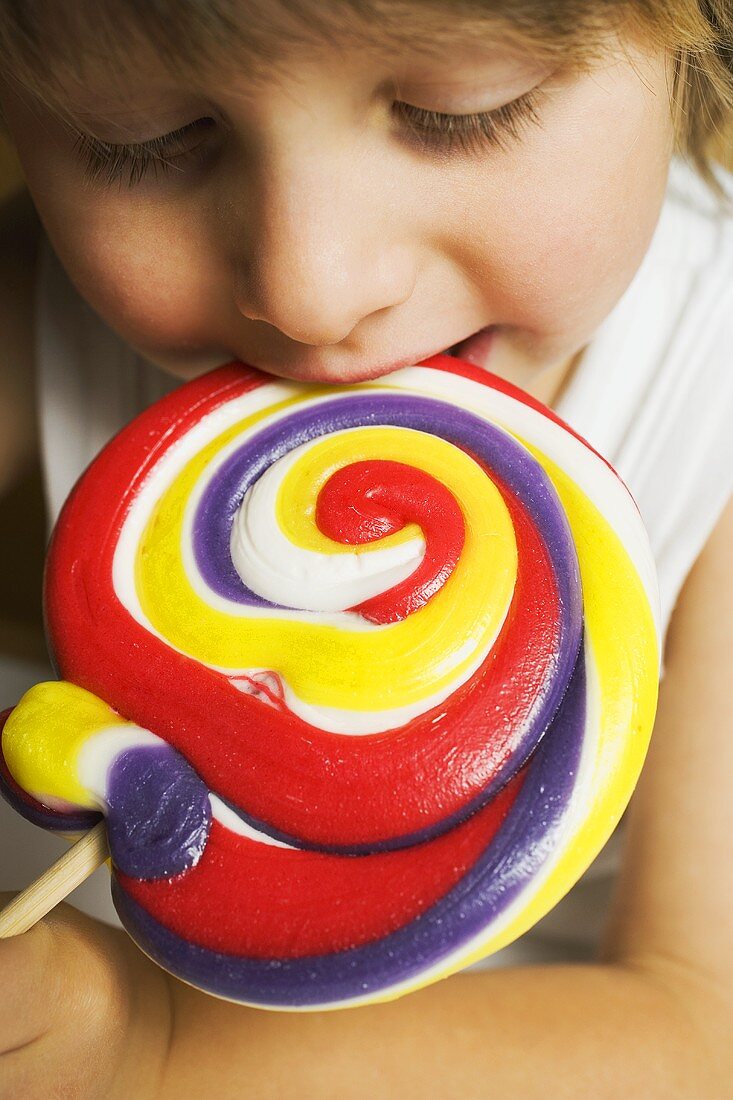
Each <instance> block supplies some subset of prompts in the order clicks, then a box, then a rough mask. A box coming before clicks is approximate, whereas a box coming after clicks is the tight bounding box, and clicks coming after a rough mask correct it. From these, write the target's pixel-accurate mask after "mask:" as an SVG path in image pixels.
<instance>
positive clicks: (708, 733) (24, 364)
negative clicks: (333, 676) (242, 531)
mask: <svg viewBox="0 0 733 1100" xmlns="http://www.w3.org/2000/svg"><path fill="white" fill-rule="evenodd" d="M732 48H733V6H732V5H731V3H730V0H647V2H645V3H643V4H642V3H640V2H638V0H636V2H634V3H624V2H623V0H617V2H612V0H611V2H609V0H605V2H603V0H553V2H551V3H544V4H537V3H533V2H532V0H513V2H512V3H502V2H500V0H495V2H493V3H492V2H491V0H483V2H480V0H474V2H473V3H468V2H465V3H462V4H448V3H440V2H439V0H436V2H435V3H431V4H429V5H424V4H418V3H415V2H412V3H409V2H408V3H394V2H392V3H389V2H388V3H384V2H380V0H373V2H369V0H358V2H357V0H349V2H336V0H333V2H319V3H313V2H309V0H298V2H291V3H284V2H282V0H281V2H276V0H210V2H209V3H207V4H206V5H200V4H196V3H193V2H192V0H160V2H158V3H156V4H154V5H152V4H149V3H146V2H143V0H128V2H127V3H126V4H125V5H124V7H121V6H120V5H114V4H112V3H111V0H96V3H95V4H93V5H92V4H88V3H84V2H82V0H78V2H77V3H75V4H71V5H69V4H66V5H64V4H62V3H59V2H57V0H39V2H38V3H36V4H34V5H32V6H29V5H23V6H21V5H18V4H16V3H14V2H13V0H0V61H1V62H2V64H1V65H0V72H2V74H3V76H2V78H0V104H1V105H2V109H3V112H4V116H5V119H6V123H7V127H8V130H9V132H10V135H11V137H12V139H13V141H14V143H15V145H16V147H17V150H18V153H19V156H20V160H21V163H22V165H23V168H24V171H25V176H26V180H27V184H28V191H29V192H30V195H31V197H32V200H33V208H31V207H30V206H29V205H28V204H26V203H25V200H21V201H20V203H15V204H14V205H13V206H12V207H10V208H9V209H8V211H6V218H5V225H4V227H3V229H2V233H3V236H2V240H3V247H4V252H3V254H2V256H1V257H0V265H2V267H1V271H0V277H1V278H3V279H4V283H3V287H4V290H3V295H2V297H1V300H0V326H1V328H0V331H2V332H3V352H2V356H1V357H0V386H2V387H3V389H2V393H3V405H4V407H5V408H4V413H3V415H4V418H5V419H4V426H3V432H2V451H1V452H0V453H1V454H2V462H3V466H2V468H0V479H2V480H3V481H4V483H5V486H6V487H7V486H9V485H10V484H11V483H12V481H13V479H14V477H15V476H16V472H17V471H18V470H19V469H20V468H21V466H22V463H23V461H24V459H25V456H27V454H28V453H29V449H30V448H31V447H32V446H35V445H36V444H35V443H34V436H33V431H34V423H35V415H34V407H33V401H32V399H31V397H30V394H31V392H32V390H31V376H32V372H33V364H32V360H33V356H32V355H31V346H32V337H31V334H30V331H29V329H28V326H27V324H26V323H25V321H24V319H27V318H28V317H29V316H30V306H29V302H30V295H31V294H32V292H33V290H34V288H36V287H37V295H38V297H37V307H38V308H37V313H36V320H37V325H38V331H37V333H36V352H37V360H36V375H35V377H36V381H35V386H36V403H37V408H38V418H39V423H40V428H41V433H40V440H39V445H40V447H41V451H42V455H43V461H44V468H45V476H46V483H47V491H48V496H49V510H50V512H51V515H52V517H53V516H55V514H56V512H57V510H58V508H59V507H60V504H61V502H62V500H63V497H64V495H65V493H66V492H67V491H68V489H69V488H70V486H71V484H72V483H73V481H74V479H75V478H76V476H77V475H78V474H79V472H80V471H81V469H82V468H83V467H84V465H86V463H87V462H88V461H89V460H90V459H91V458H92V457H93V455H94V454H95V453H96V451H97V450H98V449H99V447H100V446H101V445H102V444H103V443H104V442H105V440H106V439H107V438H108V437H109V436H110V435H111V434H112V432H113V431H115V430H116V429H117V427H119V426H120V425H121V424H122V423H123V422H124V421H125V420H127V419H128V418H129V417H130V416H132V415H133V414H134V413H135V412H137V411H139V409H140V408H142V407H144V405H145V404H147V403H149V402H150V401H152V400H153V399H154V398H155V397H156V396H158V394H159V393H161V392H163V391H164V390H165V389H166V388H170V387H171V386H173V385H175V384H177V382H178V380H181V379H188V378H191V377H193V376H195V375H197V374H199V373H201V372H202V371H204V370H206V369H208V368H210V367H213V366H215V365H217V364H219V363H222V362H224V361H227V360H230V359H233V358H239V359H242V360H244V361H246V362H248V363H251V364H253V365H255V366H259V367H261V368H263V369H264V370H267V371H270V372H272V373H273V374H276V375H280V376H282V377H288V378H302V379H306V380H316V381H329V382H357V381H360V380H363V379H366V378H368V377H373V376H376V375H381V374H385V373H388V372H389V371H390V370H393V369H396V368H398V367H399V366H401V365H403V364H405V363H409V362H415V361H418V360H420V359H422V358H426V357H427V356H428V355H430V354H432V353H433V352H435V351H438V350H442V349H445V348H448V347H456V350H457V351H458V353H459V354H460V355H462V356H463V357H465V358H468V359H471V360H472V361H474V362H476V363H478V364H479V365H480V366H484V367H486V368H487V369H490V370H491V371H493V372H495V373H496V374H499V375H501V376H502V377H505V378H508V379H509V380H510V381H512V382H515V383H516V384H518V385H520V386H522V387H524V388H525V389H526V390H528V391H529V392H530V393H532V394H534V395H535V396H537V397H539V398H540V399H541V400H544V401H545V402H547V403H548V404H550V405H551V406H552V407H553V408H555V409H557V410H558V412H559V413H560V415H561V416H563V417H565V419H567V420H568V421H569V422H570V423H571V424H572V425H573V427H575V428H576V429H577V430H579V431H580V432H581V433H582V434H584V435H586V436H587V437H588V439H589V440H590V441H591V442H592V443H593V444H595V445H596V446H597V447H599V449H600V450H601V451H602V452H603V453H604V454H605V455H606V456H607V457H608V458H609V459H610V461H611V462H612V463H613V464H614V465H615V466H616V468H617V469H618V470H619V473H620V474H621V475H622V477H624V479H625V480H626V482H627V484H628V485H629V487H630V488H631V490H632V492H633V493H634V496H635V498H636V500H637V503H638V504H639V507H640V509H641V512H642V515H643V517H644V519H645V520H646V522H647V526H648V528H649V533H650V537H651V539H652V545H653V549H654V551H655V554H656V557H657V564H658V567H659V573H660V582H661V586H662V605H663V608H662V609H663V616H664V623H665V625H666V624H667V623H668V622H670V619H671V625H670V627H669V631H668V633H667V638H666V649H665V676H664V679H663V682H662V689H661V695H660V706H659V714H658V719H657V729H656V735H655V738H654V742H653V745H652V749H651V752H650V756H649V760H648V764H647V767H646V769H645V772H644V775H643V777H642V781H641V783H640V785H639V787H638V790H637V793H636V794H635V797H634V801H633V803H632V808H631V811H630V814H629V822H628V828H627V830H626V837H625V850H624V859H623V865H622V870H621V876H620V880H619V883H618V886H617V889H616V892H615V895H614V905H613V909H612V911H611V913H610V914H609V913H607V912H606V911H605V908H606V901H607V893H605V892H604V891H605V886H604V882H607V881H608V872H609V871H610V869H611V867H612V865H613V864H614V858H615V847H617V845H616V846H614V844H612V845H609V846H608V849H607V850H606V851H605V852H604V853H603V855H602V857H601V858H600V859H599V860H598V861H597V864H598V865H599V866H598V867H596V865H594V867H592V868H591V869H590V871H589V873H588V875H587V876H586V877H585V878H584V880H583V881H581V883H580V884H579V885H578V887H576V889H575V890H573V891H572V892H571V893H570V894H569V895H568V898H567V899H566V900H565V902H564V903H562V904H561V905H560V906H558V908H557V909H556V910H555V911H554V912H553V913H552V914H550V915H549V916H548V917H547V918H546V919H545V921H543V922H541V924H540V925H539V926H538V927H537V929H535V930H533V932H532V933H530V934H528V935H527V936H525V937H524V938H523V939H522V940H520V941H519V942H518V943H517V944H516V945H513V947H512V948H510V949H508V950H507V951H506V952H503V953H501V956H499V957H496V958H495V959H493V960H491V964H490V966H489V967H488V968H486V969H485V970H484V971H483V972H481V971H478V972H477V971H476V970H474V971H472V972H471V973H467V974H462V975H459V976H456V977H454V978H451V979H449V980H447V981H444V982H441V983H439V984H437V985H435V986H432V987H429V988H427V989H425V990H423V991H421V992H420V993H416V994H413V995H411V996H409V997H407V998H405V999H403V1000H401V1001H397V1002H395V1003H392V1004H385V1005H380V1006H375V1007H370V1008H363V1009H359V1010H354V1011H349V1012H346V1011H344V1012H339V1013H330V1014H329V1013H325V1014H324V1013H314V1014H303V1015H296V1014H287V1013H269V1012H261V1011H257V1010H252V1009H248V1008H245V1007H242V1006H237V1005H232V1004H229V1003H227V1002H222V1001H218V1000H216V999H214V998H211V997H208V996H206V995H205V994H202V993H199V992H198V991H196V990H194V989H191V988H189V987H187V986H184V985H183V984H182V983H180V982H178V981H176V980H175V979H173V978H171V977H169V976H168V975H166V974H165V973H163V972H162V971H160V970H159V969H158V968H156V967H155V966H154V965H153V964H152V963H150V962H149V961H148V960H147V959H145V958H144V957H143V956H142V955H141V954H140V952H139V951H138V950H137V948H136V947H135V946H134V945H133V944H132V943H131V942H130V941H129V940H128V939H127V937H126V936H125V935H124V933H122V932H120V931H119V930H118V929H114V928H110V927H108V926H106V925H104V924H102V923H100V922H98V921H94V920H92V919H90V918H89V917H87V916H84V915H82V914H80V913H78V912H76V911H75V910H73V909H72V908H71V907H69V906H62V907H60V908H59V909H58V910H56V911H55V912H54V913H52V914H51V915H50V916H49V917H48V918H46V919H45V920H44V921H43V922H42V923H41V924H39V925H38V926H37V927H36V928H35V929H33V930H32V931H31V932H29V933H27V934H25V935H24V936H22V937H17V938H15V939H12V940H7V941H3V942H0V976H1V977H2V988H3V996H2V999H1V1000H0V1051H4V1052H5V1053H4V1055H3V1059H2V1062H0V1095H2V1096H3V1097H4V1096H8V1097H29V1098H30V1097H36V1096H42V1095H48V1094H52V1095H58V1096H64V1097H66V1096H69V1097H71V1096H73V1097H95V1098H96V1097H105V1098H116V1097H118V1096H120V1097H122V1096H125V1097H127V1096H133V1097H135V1098H140V1100H143V1098H146V1097H151V1098H152V1097H155V1098H167V1097H173V1096H175V1097H182V1096H184V1097H188V1096H190V1097H198V1096H200V1095H204V1094H208V1093H209V1092H212V1091H214V1090H216V1092H217V1093H218V1095H221V1096H222V1097H230V1096H231V1097H235V1096H236V1097H241V1096H250V1095H251V1096H254V1097H258V1098H259V1097H269V1096H273V1097H274V1096H297V1097H318V1098H321V1097H332V1096H333V1097H335V1096H338V1097H365V1096H372V1095H376V1096H384V1097H387V1096H389V1097H391V1096H396V1095H400V1096H403V1095H404V1096H408V1097H410V1096H418V1095H420V1096H438V1097H454V1096H455V1097H474V1096H475V1097H479V1096H487V1095H491V1096H500V1097H503V1096H509V1095H512V1096H514V1095H516V1096H521V1097H535V1096H542V1097H546V1096H551V1097H556V1096H557V1097H560V1096H568V1097H571V1096H584V1097H585V1096H589V1095H590V1096H593V1097H606V1096H608V1097H617V1096H620V1095H629V1096H632V1097H645V1098H647V1097H665V1098H668V1097H689V1098H695V1100H697V1098H707V1097H710V1098H717V1097H723V1096H724V1095H729V1087H730V1086H729V1081H730V1079H731V1072H732V1071H733V1064H732V1059H731V1054H730V1051H729V1045H730V1044H729V1036H730V1031H731V1027H732V1026H733V924H732V922H731V917H730V913H731V902H733V886H732V885H731V877H730V876H731V871H730V868H731V865H732V864H733V859H732V857H733V842H732V841H731V835H733V812H732V811H731V805H732V804H733V802H732V800H731V798H730V797H729V778H728V777H729V776H730V775H733V747H732V746H733V736H731V734H733V729H731V718H730V708H729V702H728V695H727V690H726V689H727V674H728V673H729V669H730V667H731V662H732V661H733V634H732V633H731V629H730V625H729V624H730V622H731V621H733V574H731V571H730V568H729V561H730V558H731V554H732V553H733V505H731V504H729V503H728V501H729V498H730V497H731V494H733V442H732V441H733V433H732V432H731V431H730V429H729V422H730V416H731V413H733V392H732V389H733V361H732V360H733V352H731V350H730V349H731V347H732V346H733V324H732V323H731V317H732V316H733V216H732V215H731V214H730V213H728V212H727V209H728V208H727V207H726V205H725V203H724V201H723V196H722V191H723V190H724V188H725V187H727V186H731V185H733V180H732V179H731V177H730V176H729V175H728V174H727V173H726V172H724V171H723V170H722V169H716V170H714V169H713V167H712V164H711V161H710V159H709V152H708V146H709V139H710V137H711V136H712V135H713V133H714V132H715V131H716V130H718V129H722V128H723V126H724V125H725V124H727V123H728V121H730V118H731V115H732V114H733V62H732V61H731V49H732ZM675 149H676V150H677V151H679V152H682V153H684V154H686V155H687V158H688V161H690V162H691V163H692V164H693V165H694V166H695V168H696V171H693V169H692V168H690V167H686V165H685V163H684V162H683V161H682V159H679V158H675V159H674V161H673V166H672V172H671V174H670V171H669V170H670V162H671V161H672V158H673V152H674V151H675ZM703 180H705V181H707V184H708V185H710V187H708V186H706V184H705V183H703ZM33 209H35V211H36V212H37V215H38V217H39V218H40V224H41V226H42V228H40V227H39V226H38V225H37V223H36V221H35V215H34V213H33ZM51 249H53V251H52V250H51ZM36 260H37V262H36ZM90 307H91V308H90ZM475 334H478V335H475ZM1 483H2V481H0V484H1ZM616 839H617V838H614V840H616ZM604 861H605V864H604ZM604 876H606V877H605V878H604ZM594 906H595V908H594ZM594 916H595V919H596V921H597V924H598V927H597V928H596V927H594V926H593V925H592V921H593V918H594ZM601 932H602V937H601ZM580 960H586V961H585V962H581V961H580ZM532 961H534V962H538V963H542V964H543V965H537V966H534V967H526V966H521V965H516V966H509V965H507V964H509V963H512V964H523V963H527V962H532ZM552 962H554V963H555V965H550V963H552ZM501 964H504V965H503V966H502V965H501Z"/></svg>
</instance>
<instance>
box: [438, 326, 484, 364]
mask: <svg viewBox="0 0 733 1100" xmlns="http://www.w3.org/2000/svg"><path fill="white" fill-rule="evenodd" d="M495 335H496V325H489V326H488V327H487V328H482V329H479V331H478V332H474V334H473V335H472V336H468V337H467V338H466V339H465V340H460V341H459V342H458V343H457V344H453V345H452V346H451V347H450V348H448V349H447V351H445V352H444V353H443V354H444V355H450V356H452V357H453V358H454V359H462V360H463V361H464V362H466V363H472V364H473V365H474V366H476V367H482V368H483V369H486V367H487V366H488V363H489V360H490V358H491V351H492V348H493V344H494V338H495Z"/></svg>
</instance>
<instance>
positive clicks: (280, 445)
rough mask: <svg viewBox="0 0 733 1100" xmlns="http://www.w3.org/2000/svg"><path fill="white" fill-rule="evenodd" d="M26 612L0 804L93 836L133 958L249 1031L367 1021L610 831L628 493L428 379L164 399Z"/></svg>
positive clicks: (637, 533) (110, 450) (638, 579)
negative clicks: (29, 671)
mask: <svg viewBox="0 0 733 1100" xmlns="http://www.w3.org/2000/svg"><path fill="white" fill-rule="evenodd" d="M45 600H46V613H47V623H48V632H49V637H50V642H51V645H52V649H53V652H54V655H55V659H56V661H57V664H58V669H59V672H60V674H61V676H63V678H64V681H68V682H67V683H64V682H62V683H59V684H46V685H39V686H38V687H37V688H34V689H32V691H31V692H29V693H28V694H27V695H26V696H24V698H23V699H22V700H21V702H20V704H19V705H18V706H17V707H16V708H15V709H14V710H13V711H12V713H10V717H9V718H8V720H7V723H6V725H5V729H4V732H3V742H2V744H3V754H4V758H5V764H4V765H3V775H4V786H5V791H6V794H7V795H8V797H10V798H11V800H13V801H14V804H15V805H16V806H17V807H18V809H19V810H20V811H21V812H22V813H25V814H26V816H28V817H30V818H31V819H33V818H34V816H35V817H36V818H37V819H39V820H40V823H42V824H44V825H46V826H47V827H54V828H63V827H64V825H65V824H67V825H68V827H70V828H74V829H77V830H78V829H79V828H80V827H83V826H85V825H88V824H89V823H90V822H91V821H92V820H94V816H93V811H94V810H95V809H97V810H99V809H101V810H102V811H103V812H104V813H105V814H106V815H107V824H108V832H109V836H110V845H111V851H112V856H113V861H114V865H115V867H114V871H115V875H114V881H113V896H114V900H115V905H116V907H117V910H118V912H119V914H120V916H121V919H122V920H123V922H124V923H125V926H126V927H127V928H128V930H129V932H130V934H131V935H132V936H133V937H134V938H135V940H136V941H137V942H138V943H139V944H140V946H141V947H142V948H143V950H144V951H146V952H147V953H148V954H149V955H151V956H152V957H153V958H154V959H156V960H157V961H158V962H160V963H161V964H162V965H163V966H165V967H167V968H168V969H169V970H171V971H172V972H173V973H175V974H177V975H179V976H180V977H182V978H183V979H185V980H187V981H190V982H193V983H195V984H197V985H199V986H201V987H202V988H204V989H207V990H209V991H211V992H214V993H216V994H218V995H220V996H225V997H230V998H232V999H235V1000H240V1001H244V1002H247V1003H250V1004H256V1005H262V1006H264V1007H273V1008H300V1009H303V1008H330V1007H339V1006H342V1005H354V1004H362V1003H370V1002H375V1001H381V1000H387V999H390V998H392V997H395V996H399V995H400V994H402V993H405V992H408V991H410V990H413V989H417V988H419V987H421V986H423V985H425V984H427V983H429V982H431V981H435V980H437V979H438V978H440V977H444V976H446V975H447V974H449V973H452V972H454V971H456V970H458V969H460V968H462V967H463V966H465V965H467V964H468V963H470V962H472V961H474V960H476V959H478V958H480V957H482V956H484V955H487V954H489V953H491V952H493V951H495V950H497V949H498V948H500V947H502V946H504V945H506V944H507V943H509V942H511V941H512V940H513V939H515V938H516V937H517V936H519V935H520V934H521V933H522V932H524V931H526V930H527V929H528V928H529V927H531V925H532V924H534V923H535V922H536V921H537V920H538V919H539V918H540V917H541V916H543V915H544V914H545V913H546V912H547V911H548V910H549V909H550V908H551V907H552V906H553V905H554V904H555V903H556V902H557V901H558V900H559V899H560V898H561V897H562V895H563V894H564V893H566V892H567V890H568V889H569V888H570V887H571V886H572V885H573V883H574V882H575V881H576V880H577V879H578V877H579V876H580V875H581V874H582V872H583V871H584V870H585V868H586V867H587V866H588V864H589V863H590V862H591V860H592V859H593V858H594V856H595V855H596V854H597V852H598V851H599V850H600V848H601V847H602V845H603V844H604V843H605V841H606V840H607V838H608V836H609V835H610V833H611V832H612V830H613V828H614V826H615V825H616V823H617V822H618V820H619V818H620V816H621V814H622V812H623V810H624V808H625V806H626V803H627V802H628V799H629V797H630V795H631V791H632V790H633V786H634V784H635V782H636V779H637V777H638V774H639V771H640V768H641V765H642V762H643V759H644V755H645V752H646V748H647V744H648V740H649V736H650V733H651V728H652V723H653V719H654V712H655V706H656V697H657V685H658V674H659V660H660V646H659V612H658V594H657V589H656V579H655V571H654V565H653V560H652V557H651V553H650V550H649V546H648V542H647V539H646V534H645V532H644V528H643V525H642V522H641V519H640V516H639V513H638V511H637V509H636V506H635V504H634V502H633V500H632V498H631V496H630V494H629V493H628V490H627V489H626V488H625V487H624V485H623V484H622V482H621V481H620V480H619V478H618V477H617V476H616V475H615V473H614V472H613V470H612V469H611V467H610V466H609V465H608V464H607V463H606V462H605V461H604V460H603V459H602V458H601V457H600V456H599V455H598V454H597V453H596V452H595V451H593V449H592V448H591V447H590V446H589V445H588V444H587V443H586V442H584V441H583V440H582V439H581V438H580V437H578V436H577V435H576V434H575V433H574V432H573V431H572V430H571V429H570V428H569V427H568V426H567V425H565V424H563V423H562V422H561V421H560V420H559V419H558V418H557V417H556V416H555V415H554V414H553V413H552V412H551V411H550V410H548V409H546V408H545V407H544V406H542V405H540V404H539V403H538V402H536V401H534V400H533V399H532V398H530V397H528V396H527V395H526V394H525V393H523V392H522V391H520V390H518V389H517V388H515V387H513V386H511V385H510V384H508V383H506V382H503V381H502V380H500V379H498V378H496V377H495V376H493V375H490V374H488V373H486V372H484V371H482V370H479V369H478V368H476V367H473V366H470V365H469V364H466V363H462V362H460V361H458V360H455V359H452V358H449V357H446V356H436V357H434V358H433V359H430V360H426V361H425V363H423V364H421V365H420V366H415V367H409V368H405V369H404V370H401V371H399V372H397V373H395V374H392V375H390V376H389V377H387V378H385V379H383V380H380V381H378V382H372V383H362V384H359V385H356V386H349V387H326V386H305V385H301V384H297V383H289V382H283V381H280V380H273V379H271V378H270V377H269V376H266V375H262V374H260V373H259V372H257V371H254V370H251V369H250V368H247V367H244V366H242V365H239V364H232V365H230V366H228V367H222V368H220V369H218V370H216V371H213V372H211V373H210V374H208V375H205V376H203V377H202V378H199V379H196V380H195V381H193V382H190V383H188V384H186V385H185V386H182V387H180V388H179V389H177V390H175V391H174V392H173V393H172V394H170V395H169V396H167V397H165V398H163V399H162V400H161V401H159V402H158V403H157V404H156V405H154V406H152V407H151V408H150V409H148V410H146V411H145V412H144V413H143V414H141V415H140V416H139V417H137V418H136V420H134V421H133V422H132V423H131V424H130V425H129V426H128V427H127V428H125V429H124V430H123V431H122V432H121V433H120V434H119V435H118V436H116V437H115V439H114V440H112V441H111V443H109V444H108V446H107V447H106V448H105V449H104V450H103V451H102V453H101V454H100V455H99V457H98V458H97V459H96V460H95V462H94V463H93V464H92V465H91V466H90V468H89V469H88V471H87V472H86V473H85V475H84V476H83V477H82V478H81V479H80V481H79V482H78V483H77V485H76V487H75V488H74V490H73V492H72V494H71V496H70V498H69V500H68V501H67V504H66V506H65V508H64V510H63V512H62V515H61V517H60V519H59V523H58V525H57V527H56V531H55V533H54V537H53V539H52V543H51V546H50V549H49V557H48V563H47V573H46V592H45ZM90 693H91V694H90ZM85 811H86V816H81V817H80V816H79V815H80V813H81V814H82V815H83V814H84V812H85Z"/></svg>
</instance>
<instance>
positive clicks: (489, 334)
mask: <svg viewBox="0 0 733 1100" xmlns="http://www.w3.org/2000/svg"><path fill="white" fill-rule="evenodd" d="M496 329H497V326H496V325H489V326H488V327H486V328H482V329H479V330H478V332H474V333H473V334H472V335H471V336H468V337H466V338H464V339H463V340H459V341H458V343H456V344H452V345H451V346H450V347H448V348H444V347H441V348H438V349H437V350H436V351H430V352H422V353H417V354H415V355H406V356H403V357H402V358H400V359H396V360H393V361H392V362H388V363H377V364H375V363H366V362H365V363H363V364H360V365H359V366H358V367H356V368H354V367H352V368H350V369H349V371H348V374H345V372H344V370H343V368H342V367H339V368H337V369H335V370H331V371H328V370H324V368H323V367H316V368H312V369H307V368H304V367H302V366H301V368H300V369H299V370H298V371H297V373H296V374H293V373H292V372H291V371H290V370H287V369H284V368H282V367H279V366H275V365H273V364H272V363H263V362H262V361H260V360H258V359H257V358H252V357H247V358H245V359H244V360H243V361H244V362H246V363H247V364H248V365H249V366H251V367H256V368H257V369H258V370H261V371H264V372H265V373H267V374H274V375H276V376H278V377H280V378H291V379H292V380H293V381H298V382H310V383H326V384H329V383H330V384H335V385H348V384H358V383H359V382H370V381H373V380H375V379H377V378H382V377H384V376H385V375H388V374H392V373H394V371H397V370H401V369H402V368H403V367H409V366H414V365H415V364H416V363H423V362H425V361H427V360H429V359H432V358H434V357H435V356H436V355H448V356H451V357H452V358H454V359H462V360H464V361H465V362H467V363H472V364H473V365H474V366H477V367H482V368H486V367H487V364H488V362H489V359H490V358H491V349H492V346H493V343H494V336H495V333H496ZM235 358H236V357H235ZM229 361H230V362H231V360H229Z"/></svg>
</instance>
